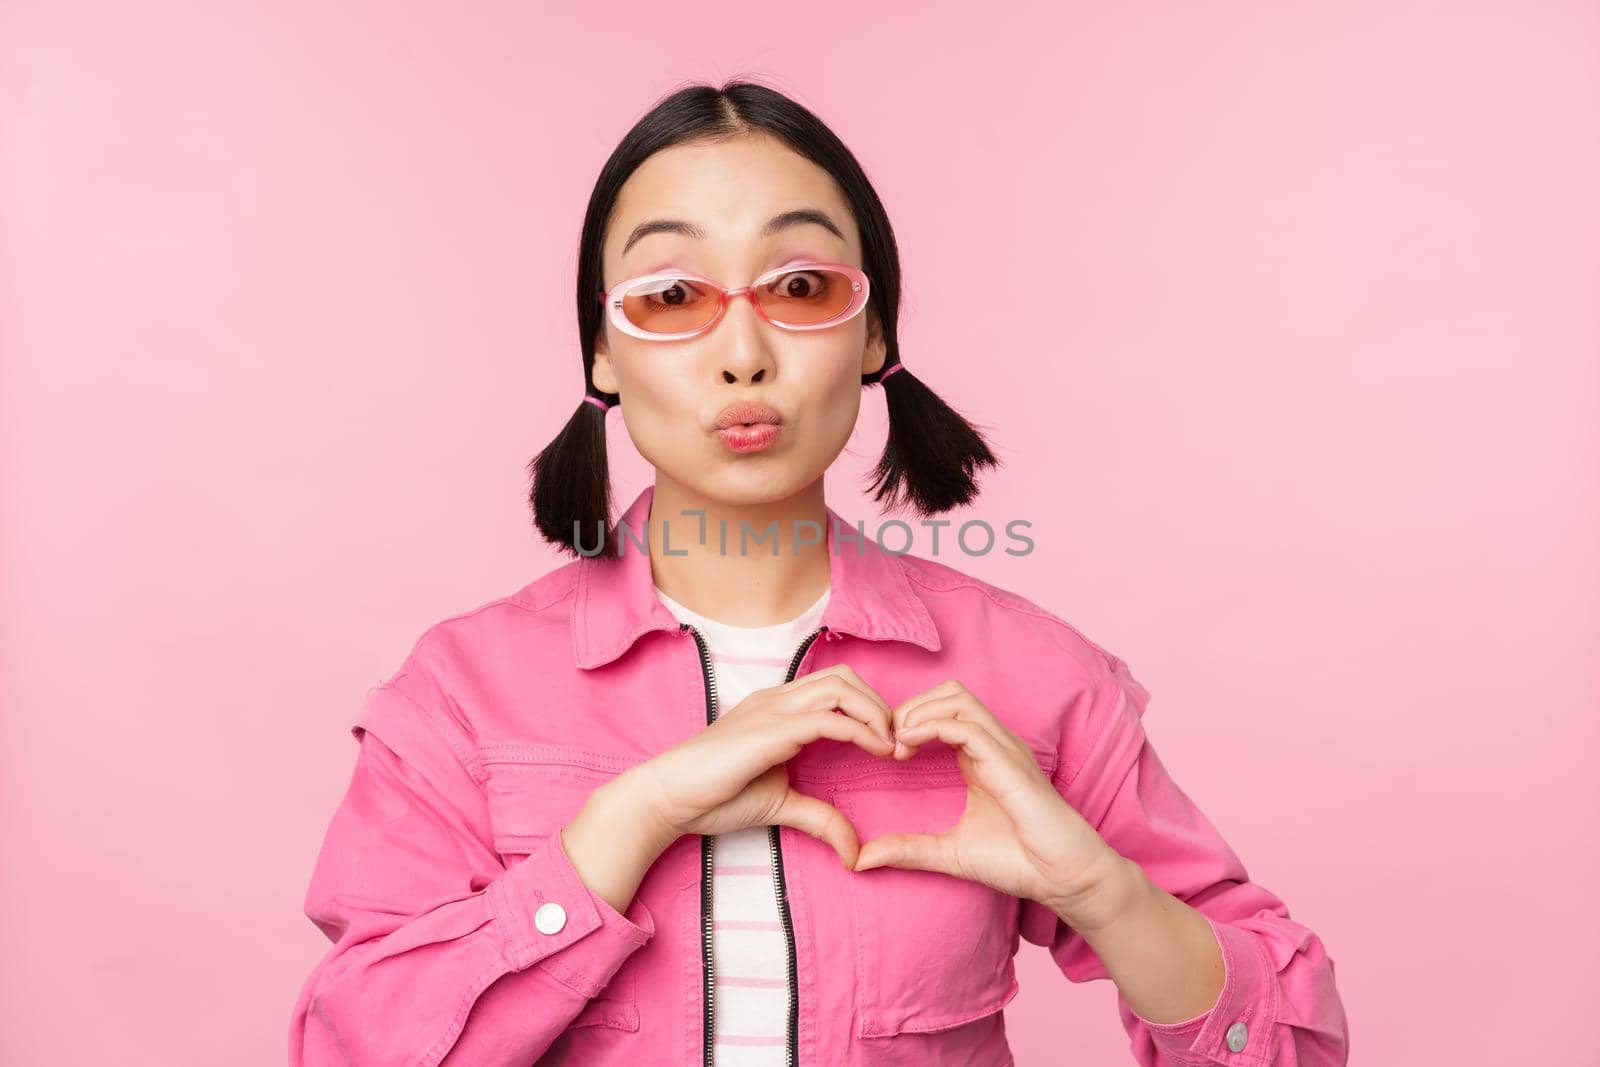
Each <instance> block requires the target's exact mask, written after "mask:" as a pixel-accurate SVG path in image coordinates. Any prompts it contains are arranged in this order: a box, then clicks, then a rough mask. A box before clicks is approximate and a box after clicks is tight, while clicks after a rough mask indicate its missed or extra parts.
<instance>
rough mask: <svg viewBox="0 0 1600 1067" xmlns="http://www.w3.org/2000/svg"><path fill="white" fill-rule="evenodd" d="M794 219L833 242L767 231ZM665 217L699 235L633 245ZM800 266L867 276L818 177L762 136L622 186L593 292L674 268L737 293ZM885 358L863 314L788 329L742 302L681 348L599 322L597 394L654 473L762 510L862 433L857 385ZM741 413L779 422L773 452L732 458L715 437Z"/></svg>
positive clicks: (818, 472) (838, 201) (656, 165)
mask: <svg viewBox="0 0 1600 1067" xmlns="http://www.w3.org/2000/svg"><path fill="white" fill-rule="evenodd" d="M801 208H806V209H811V210H814V211H817V212H821V213H822V214H823V215H825V216H826V217H827V218H828V219H829V220H831V221H832V223H833V226H834V227H836V228H837V230H838V232H837V233H834V232H832V231H831V230H830V229H829V227H827V226H826V225H824V224H822V223H819V222H811V221H804V222H799V223H796V224H794V225H790V226H785V227H784V228H783V229H781V230H779V231H778V232H776V233H773V234H771V235H770V236H765V237H764V236H762V234H761V230H762V227H764V226H765V225H766V224H767V222H768V220H769V219H772V218H773V217H774V216H777V215H781V214H783V213H785V212H790V211H794V210H796V209H801ZM661 219H672V220H681V221H682V222H685V223H689V224H692V225H693V226H695V227H698V229H699V230H700V231H701V232H702V233H703V234H704V236H702V237H698V238H696V237H691V236H687V235H685V234H683V233H673V232H655V233H649V234H646V235H645V236H643V237H640V238H639V239H638V240H636V241H634V242H633V244H632V245H631V246H628V241H629V238H630V236H631V235H632V234H633V233H634V230H635V228H637V227H639V226H640V225H641V224H643V223H646V222H651V221H654V220H661ZM797 256H803V257H805V258H808V259H814V260H816V261H819V262H827V263H844V264H847V265H850V266H854V267H860V266H861V265H862V264H861V239H860V235H859V234H858V233H857V232H856V224H855V219H854V217H853V216H852V215H851V213H850V210H849V208H848V206H847V205H846V203H845V201H844V198H843V197H842V196H841V194H840V193H839V191H838V189H837V188H836V187H835V185H834V182H833V179H832V178H831V177H829V175H828V173H827V172H826V171H824V170H822V169H821V168H820V167H818V166H817V165H816V164H814V163H812V162H810V161H809V160H807V159H804V158H802V157H801V156H799V155H796V154H795V153H794V152H793V151H792V150H790V149H789V148H788V147H786V146H784V145H783V144H782V143H781V142H779V141H776V140H774V139H772V138H770V137H766V136H753V137H739V138H737V139H735V140H732V141H725V142H721V143H717V144H697V145H677V146H674V147H672V148H667V149H663V150H662V151H660V152H657V153H656V154H655V155H653V156H651V157H650V158H649V159H648V160H646V161H645V163H644V164H643V165H642V166H641V167H639V169H638V170H636V171H635V172H634V173H633V175H632V176H631V177H629V179H628V181H627V182H626V184H624V186H623V188H622V192H621V195H620V196H619V198H618V201H617V205H616V210H615V212H614V214H613V217H612V222H611V224H610V227H609V229H608V230H607V232H606V237H605V245H604V248H603V256H602V263H603V271H604V277H603V280H602V284H603V285H604V286H605V287H606V289H607V290H609V289H610V288H611V287H612V286H614V285H616V284H617V283H618V282H620V281H623V280H625V279H628V278H633V277H637V276H638V275H641V274H652V273H655V272H657V271H660V270H670V269H681V270H684V271H688V272H692V273H695V274H700V275H704V276H705V277H707V278H710V279H712V280H713V281H716V282H719V283H721V284H722V285H724V286H727V287H729V288H736V287H738V286H743V285H749V284H750V283H751V282H752V281H754V280H755V279H756V278H757V277H758V276H759V275H761V274H763V273H765V272H766V271H768V270H771V269H772V268H774V267H777V266H781V265H783V264H785V263H787V262H790V261H791V260H793V259H795V258H796V257H797ZM874 280H875V279H874ZM884 354H885V348H884V344H883V338H882V331H881V330H880V329H879V327H878V323H877V317H876V314H875V312H874V311H873V309H872V307H871V305H870V304H869V305H868V307H867V308H866V309H865V310H864V311H862V312H861V313H860V314H858V315H856V316H855V317H854V318H852V319H850V320H849V321H847V322H844V323H841V324H839V325H837V326H831V327H828V328H827V329H822V330H811V331H804V332H796V331H788V330H782V329H779V328H778V327H775V326H770V325H768V324H767V323H766V322H765V321H763V320H762V318H761V317H760V316H759V315H758V314H756V309H755V308H754V307H753V306H752V305H751V303H750V302H749V301H748V300H746V299H744V298H743V297H739V298H736V299H734V300H732V301H730V302H729V304H728V308H727V311H726V313H725V314H724V315H723V317H722V319H721V321H720V322H718V323H717V324H716V326H715V327H714V328H712V329H711V331H710V332H708V333H704V334H701V335H700V336H699V337H693V338H690V339H688V340H683V341H646V340H641V339H639V338H637V337H632V336H629V335H628V334H625V333H622V332H621V331H619V330H616V329H615V328H613V327H612V326H611V324H610V322H609V320H608V321H606V322H605V325H604V328H603V329H602V331H601V336H600V339H599V340H598V342H597V343H596V345H595V360H594V385H595V387H596V388H597V389H599V390H601V391H603V392H607V393H617V394H619V395H620V396H621V397H622V404H621V408H622V417H623V420H624V422H625V423H626V425H627V427H628V434H629V436H630V437H631V438H632V439H633V443H634V445H635V446H636V447H637V448H638V449H639V452H640V454H641V455H643V456H644V458H645V459H647V460H648V461H649V462H650V463H651V464H653V465H654V466H655V468H656V471H657V475H658V477H661V476H665V477H667V478H669V479H671V480H673V481H675V482H677V483H679V484H681V485H682V486H683V487H684V488H685V489H686V490H687V491H688V492H690V493H692V494H694V495H697V496H701V497H704V498H706V499H709V500H715V501H719V502H723V503H727V504H731V505H732V504H757V503H768V502H772V501H777V500H782V499H786V498H788V497H789V496H792V495H794V494H796V493H798V492H800V491H801V490H803V489H805V488H806V487H807V486H810V485H811V484H812V483H814V482H815V481H817V479H819V478H821V477H822V474H823V472H824V471H826V470H827V468H828V466H829V465H830V464H831V463H832V462H833V460H834V458H835V457H837V456H838V454H839V452H840V451H841V450H842V449H843V448H844V445H845V442H846V441H847V440H848V439H849V437H850V432H851V430H853V429H854V427H855V424H856V414H857V412H858V411H859V410H860V407H861V375H863V374H868V373H871V372H873V371H876V370H879V369H880V368H881V367H882V366H883V361H884ZM740 402H753V403H757V404H764V405H766V406H768V407H770V408H773V409H775V410H776V411H777V413H778V415H779V417H780V419H781V422H780V425H779V428H778V432H777V437H776V439H775V440H774V441H773V442H772V443H771V444H770V445H768V446H767V447H765V448H761V449H759V450H756V451H738V450H736V449H735V448H734V447H733V445H732V444H731V443H730V442H729V441H728V440H726V439H725V437H724V435H722V434H719V433H717V432H716V429H717V425H716V423H717V416H718V415H719V413H721V412H722V411H723V409H724V408H726V407H728V405H730V404H734V403H740Z"/></svg>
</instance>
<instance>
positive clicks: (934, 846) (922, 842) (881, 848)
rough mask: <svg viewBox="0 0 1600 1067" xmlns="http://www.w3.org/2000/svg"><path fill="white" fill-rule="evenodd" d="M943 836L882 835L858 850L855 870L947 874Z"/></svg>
mask: <svg viewBox="0 0 1600 1067" xmlns="http://www.w3.org/2000/svg"><path fill="white" fill-rule="evenodd" d="M942 836H943V835H942V834H881V835H879V836H878V837H874V838H873V839H872V840H870V841H868V842H866V843H865V844H864V845H862V846H861V848H860V850H859V852H858V853H857V855H856V863H855V868H854V869H855V870H858V871H865V870H869V869H871V868H873V867H903V868H907V869H909V870H914V871H941V872H943V871H946V865H945V864H944V863H943V862H942V850H941V849H940V847H939V845H940V841H939V839H940V837H942Z"/></svg>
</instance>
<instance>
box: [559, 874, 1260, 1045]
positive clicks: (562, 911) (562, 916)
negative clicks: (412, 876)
mask: <svg viewBox="0 0 1600 1067" xmlns="http://www.w3.org/2000/svg"><path fill="white" fill-rule="evenodd" d="M533 925H535V926H537V927H538V928H539V932H540V933H541V934H558V933H560V932H561V928H562V927H563V926H565V925H567V909H566V908H563V907H562V906H561V905H560V904H557V903H556V902H555V901H553V900H547V901H545V902H544V903H543V904H540V905H539V910H538V911H536V912H534V913H533ZM1234 1025H1235V1026H1237V1025H1238V1024H1237V1023H1235V1024H1234ZM1228 1033H1229V1034H1232V1033H1233V1031H1231V1030H1230V1031H1228Z"/></svg>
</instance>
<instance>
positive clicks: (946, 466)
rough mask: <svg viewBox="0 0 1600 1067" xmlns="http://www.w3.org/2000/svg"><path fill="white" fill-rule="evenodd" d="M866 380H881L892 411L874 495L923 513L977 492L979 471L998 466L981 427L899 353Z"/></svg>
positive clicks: (934, 511) (951, 505)
mask: <svg viewBox="0 0 1600 1067" xmlns="http://www.w3.org/2000/svg"><path fill="white" fill-rule="evenodd" d="M862 380H863V382H864V383H866V384H869V385H870V384H874V383H876V384H880V385H881V386H882V387H883V393H884V401H885V403H886V405H887V407H888V411H889V439H888V441H887V442H885V444H884V446H883V455H882V457H881V458H880V459H879V460H878V465H877V467H876V468H875V469H874V470H873V475H874V480H873V483H872V489H873V490H874V493H873V499H874V500H878V501H882V500H883V499H884V497H886V496H887V497H888V498H889V505H888V507H889V508H890V509H893V508H898V507H900V506H901V505H902V504H903V503H904V502H906V501H909V502H910V504H911V505H912V506H913V507H914V508H915V509H916V510H917V511H918V512H919V513H920V514H922V515H933V514H937V513H939V512H944V511H949V510H951V509H952V508H955V507H959V506H960V505H962V504H966V503H968V502H969V501H971V500H972V499H973V498H974V497H975V496H977V494H978V485H977V480H976V477H975V476H976V474H977V472H978V471H979V470H981V469H984V468H989V467H998V466H999V465H1000V461H999V460H998V459H996V458H995V455H994V453H993V452H991V451H990V450H989V445H988V443H987V442H986V441H985V440H984V438H983V435H982V434H981V433H979V432H978V430H977V428H976V427H974V426H973V425H972V424H971V423H970V422H968V421H967V420H966V419H965V418H964V417H962V416H961V415H960V414H959V413H958V412H956V411H955V410H954V409H952V408H951V407H950V405H948V404H946V403H945V402H944V401H943V400H941V399H940V398H939V395H938V394H937V393H935V392H934V391H933V390H932V389H929V388H928V387H927V385H925V384H924V383H923V382H922V381H921V380H920V379H918V378H917V377H916V376H915V375H913V374H912V373H911V371H910V370H909V369H908V368H907V367H906V366H905V365H904V364H902V363H901V362H900V360H899V357H898V355H897V356H896V357H895V358H894V360H893V362H890V363H887V364H886V365H885V366H884V367H883V368H882V369H881V370H879V371H877V372H875V373H874V374H869V375H865V376H864V377H863V379H862Z"/></svg>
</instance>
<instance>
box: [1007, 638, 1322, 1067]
mask: <svg viewBox="0 0 1600 1067" xmlns="http://www.w3.org/2000/svg"><path fill="white" fill-rule="evenodd" d="M1096 649H1097V651H1098V652H1099V654H1100V655H1101V656H1102V657H1103V658H1104V660H1105V662H1106V667H1107V673H1106V675H1105V677H1104V678H1103V679H1102V681H1101V682H1100V683H1099V684H1098V685H1096V686H1095V687H1094V688H1093V689H1092V691H1091V692H1090V693H1089V694H1088V696H1087V699H1088V701H1089V705H1090V706H1089V710H1088V713H1087V718H1086V719H1084V718H1080V719H1079V720H1078V722H1077V724H1076V726H1069V727H1068V729H1069V731H1070V730H1073V729H1076V730H1079V731H1082V733H1081V734H1080V735H1079V736H1080V737H1091V738H1093V740H1092V741H1090V743H1089V744H1088V747H1087V748H1083V747H1082V745H1081V743H1080V744H1077V745H1074V746H1072V748H1073V749H1074V750H1075V751H1074V752H1073V756H1072V758H1071V759H1067V758H1065V752H1066V750H1067V747H1068V746H1066V745H1064V746H1063V750H1064V754H1063V759H1062V760H1060V761H1059V762H1058V766H1057V770H1056V772H1055V775H1054V777H1053V778H1052V782H1053V784H1054V785H1055V787H1056V789H1057V791H1058V792H1060V793H1061V795H1062V796H1063V798H1064V799H1065V800H1066V801H1067V803H1069V804H1071V805H1072V806H1073V808H1074V809H1075V810H1077V811H1078V813H1079V814H1081V815H1082V816H1083V817H1084V818H1085V819H1086V820H1088V822H1089V823H1090V825H1092V826H1094V827H1095V828H1096V830H1098V831H1099V833H1100V835H1101V837H1103V838H1104V839H1105V840H1106V842H1107V843H1108V844H1110V845H1111V846H1112V847H1113V848H1115V849H1116V850H1117V851H1118V852H1119V853H1121V854H1122V855H1123V856H1126V857H1128V858H1129V859H1131V860H1134V861H1135V862H1137V863H1138V864H1139V866H1140V867H1142V868H1143V869H1144V872H1145V874H1146V875H1147V876H1148V877H1149V878H1150V880H1151V881H1152V882H1154V883H1156V884H1157V885H1158V886H1160V887H1161V888H1162V889H1165V890H1166V891H1167V892H1169V893H1171V894H1172V895H1173V896H1175V897H1177V898H1178V899H1179V900H1182V901H1184V902H1185V903H1187V904H1188V905H1189V906H1190V907H1192V908H1194V909H1196V910H1197V911H1199V912H1200V913H1201V914H1202V915H1204V916H1205V918H1206V921H1207V922H1209V923H1210V924H1211V929H1212V932H1213V933H1214V934H1215V935H1216V938H1217V943H1218V945H1219V947H1220V948H1221V950H1222V958H1223V963H1224V966H1225V969H1226V977H1225V980H1224V982H1223V986H1222V992H1221V995H1220V996H1219V997H1218V998H1217V1002H1216V1003H1215V1004H1214V1005H1213V1006H1212V1007H1211V1009H1210V1010H1209V1011H1207V1012H1206V1013H1204V1014H1202V1015H1198V1016H1196V1017H1194V1018H1192V1019H1187V1020H1183V1021H1181V1022H1175V1023H1155V1022H1151V1021H1150V1020H1148V1019H1145V1018H1143V1017H1142V1016H1140V1015H1139V1014H1137V1013H1136V1012H1134V1011H1133V1009H1132V1008H1131V1007H1129V1005H1128V1002H1127V1000H1126V999H1124V998H1123V997H1122V996H1121V995H1120V994H1118V996H1117V1005H1118V1013H1119V1017H1120V1019H1121V1022H1122V1026H1123V1029H1125V1030H1126V1031H1127V1032H1128V1036H1129V1037H1130V1039H1131V1041H1132V1048H1133V1053H1134V1058H1135V1060H1136V1061H1137V1062H1138V1063H1139V1064H1140V1065H1141V1067H1197V1065H1213V1064H1227V1065H1229V1067H1265V1065H1268V1064H1271V1065H1273V1067H1333V1065H1343V1064H1345V1063H1347V1062H1348V1045H1349V1035H1348V1029H1347V1024H1346V1020H1345V1013H1344V1006H1343V1004H1342V1002H1341V1000H1340V997H1339V993H1338V990H1337V989H1336V988H1335V985H1334V967H1333V959H1332V957H1330V956H1329V955H1328V953H1327V951H1326V950H1325V948H1324V946H1323V944H1322V941H1321V940H1320V939H1319V938H1318V937H1317V935H1316V934H1314V933H1313V932H1312V931H1311V930H1309V929H1308V928H1306V927H1305V926H1304V925H1302V924H1300V923H1298V922H1295V921H1294V920H1293V919H1291V918H1290V917H1289V911H1288V908H1286V907H1285V906H1284V903H1283V901H1281V900H1280V899H1278V897H1277V896H1275V895H1274V894H1273V893H1272V892H1270V891H1269V890H1267V889H1266V888H1265V887H1263V886H1261V885H1260V884H1258V883H1255V882H1252V881H1251V880H1250V876H1249V875H1248V874H1247V873H1246V871H1245V868H1244V865H1243V863H1241V862H1240V860H1239V857H1238V856H1237V855H1235V854H1234V852H1233V850H1232V849H1231V848H1230V847H1229V846H1228V843H1227V842H1226V841H1224V840H1223V838H1222V836H1221V835H1220V834H1219V833H1218V832H1217V830H1216V828H1215V827H1214V826H1213V825H1212V824H1211V822H1210V821H1209V820H1208V819H1207V818H1206V816H1205V814H1204V813H1202V812H1201V811H1200V809H1199V808H1198V807H1196V806H1195V804H1194V803H1193V802H1192V801H1191V800H1190V799H1189V797H1188V796H1187V795H1186V794H1185V793H1184V792H1183V790H1182V789H1181V788H1179V786H1178V785H1177V783H1176V782H1174V781H1173V779H1172V778H1171V777H1170V776H1169V775H1168V774H1167V771H1166V768H1165V767H1164V766H1163V765H1162V763H1161V759H1160V757H1159V756H1157V754H1156V750H1155V749H1154V748H1153V747H1152V746H1151V744H1150V741H1149V739H1148V738H1147V737H1146V736H1145V731H1144V726H1143V723H1142V718H1143V715H1144V709H1145V705H1146V703H1147V702H1148V700H1149V694H1148V692H1146V690H1145V689H1144V687H1143V686H1142V685H1140V684H1139V682H1138V681H1137V680H1135V679H1134V677H1133V675H1132V674H1131V673H1130V672H1129V670H1128V667H1127V665H1126V664H1125V663H1123V662H1122V661H1121V660H1120V659H1118V658H1117V657H1115V656H1113V655H1111V654H1110V653H1108V652H1105V651H1104V650H1101V649H1098V646H1096ZM1079 753H1081V755H1079ZM1021 924H1022V925H1021V934H1022V936H1023V937H1024V938H1025V939H1026V940H1028V941H1030V942H1032V943H1034V944H1037V945H1043V946H1046V947H1047V948H1048V949H1049V951H1050V955H1051V956H1052V957H1053V958H1054V959H1055V961H1056V964H1057V966H1059V967H1060V968H1061V971H1062V973H1064V974H1065V975H1066V976H1067V978H1068V979H1070V980H1071V981H1073V982H1086V981H1089V980H1092V979H1097V978H1109V977H1110V975H1109V973H1108V972H1107V970H1106V968H1105V966H1104V965H1103V964H1102V963H1101V962H1100V959H1099V958H1098V957H1097V956H1096V955H1095V953H1094V951H1093V949H1091V948H1090V947H1089V945H1088V943H1087V942H1085V941H1084V939H1083V937H1082V936H1081V935H1079V934H1078V933H1077V931H1075V930H1073V929H1072V928H1071V927H1070V926H1068V925H1067V924H1066V923H1064V922H1062V921H1061V919H1060V918H1059V917H1058V916H1057V915H1056V914H1055V913H1054V912H1053V911H1051V910H1050V909H1049V908H1047V907H1045V906H1044V905H1042V904H1040V903H1038V902H1037V901H1032V900H1026V901H1023V903H1022V920H1021Z"/></svg>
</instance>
